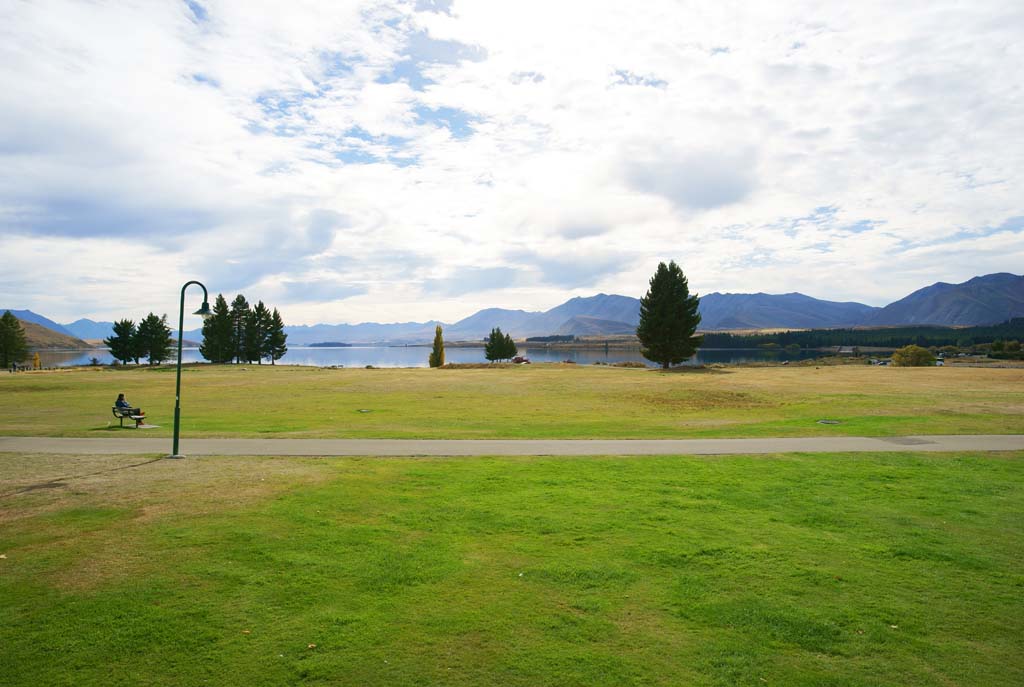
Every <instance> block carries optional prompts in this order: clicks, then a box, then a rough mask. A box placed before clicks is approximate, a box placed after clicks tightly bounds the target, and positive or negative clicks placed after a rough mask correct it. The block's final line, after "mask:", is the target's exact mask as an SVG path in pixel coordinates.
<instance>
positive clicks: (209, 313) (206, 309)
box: [192, 301, 213, 320]
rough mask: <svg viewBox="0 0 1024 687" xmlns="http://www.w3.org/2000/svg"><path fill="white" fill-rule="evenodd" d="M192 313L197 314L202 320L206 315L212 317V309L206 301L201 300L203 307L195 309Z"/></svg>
mask: <svg viewBox="0 0 1024 687" xmlns="http://www.w3.org/2000/svg"><path fill="white" fill-rule="evenodd" d="M192 314H193V315H199V316H200V317H201V318H203V319H204V320H205V319H206V318H208V317H213V311H211V310H210V304H209V303H207V302H206V301H203V307H201V308H199V310H196V311H195V312H194V313H192Z"/></svg>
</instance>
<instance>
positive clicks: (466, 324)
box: [430, 308, 544, 341]
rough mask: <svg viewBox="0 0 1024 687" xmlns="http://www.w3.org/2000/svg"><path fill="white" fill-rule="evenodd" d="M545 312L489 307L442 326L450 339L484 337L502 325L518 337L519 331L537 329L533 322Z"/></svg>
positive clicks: (502, 329)
mask: <svg viewBox="0 0 1024 687" xmlns="http://www.w3.org/2000/svg"><path fill="white" fill-rule="evenodd" d="M543 314H544V313H539V312H527V311H526V310H506V309H504V308H487V309H485V310H480V311H479V312H476V313H474V314H472V315H470V316H469V317H467V318H464V319H461V320H459V321H458V322H456V323H455V324H452V325H444V324H441V326H442V327H444V333H445V338H446V339H448V340H449V341H452V340H460V341H472V340H473V339H483V338H484V337H485V336H487V335H488V334H490V332H491V330H492V329H494V328H495V327H500V328H501V331H503V332H505V333H506V334H512V335H513V336H516V337H518V336H520V334H519V332H526V331H529V332H533V331H535V330H536V326H535V325H534V324H533V323H534V321H536V319H537V318H538V317H539V316H541V315H543ZM524 336H530V334H524ZM430 338H431V339H432V338H433V331H431V333H430Z"/></svg>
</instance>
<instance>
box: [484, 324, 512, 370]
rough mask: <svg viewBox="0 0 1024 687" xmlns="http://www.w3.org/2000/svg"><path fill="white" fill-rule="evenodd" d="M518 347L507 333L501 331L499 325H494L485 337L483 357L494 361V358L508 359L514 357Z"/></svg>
mask: <svg viewBox="0 0 1024 687" xmlns="http://www.w3.org/2000/svg"><path fill="white" fill-rule="evenodd" d="M517 352H518V349H517V348H516V344H515V342H514V341H512V337H511V336H510V335H508V334H502V333H501V327H495V328H494V329H492V330H491V333H490V335H489V336H488V337H487V343H485V344H484V357H485V358H487V359H488V360H490V361H491V362H494V361H495V360H509V359H511V358H514V357H515V355H516V353H517Z"/></svg>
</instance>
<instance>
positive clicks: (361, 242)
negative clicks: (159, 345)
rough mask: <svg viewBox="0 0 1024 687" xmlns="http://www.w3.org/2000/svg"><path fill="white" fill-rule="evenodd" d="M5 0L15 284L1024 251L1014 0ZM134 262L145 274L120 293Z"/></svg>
mask: <svg viewBox="0 0 1024 687" xmlns="http://www.w3.org/2000/svg"><path fill="white" fill-rule="evenodd" d="M844 5H848V4H847V3H825V4H824V6H823V4H822V3H803V2H786V3H740V2H736V3H729V2H725V3H723V2H690V3H680V2H677V1H675V0H671V1H668V0H666V1H665V2H661V1H659V0H651V1H649V2H644V3H642V4H639V5H636V4H634V5H623V4H622V3H604V2H593V1H590V2H568V1H567V2H559V3H550V2H534V1H531V0H523V1H521V2H515V3H492V2H459V1H458V0H453V1H452V2H443V1H440V0H410V1H408V2H296V3H275V4H270V5H267V6H265V7H262V8H260V9H259V10H256V9H254V7H253V5H252V4H251V3H246V2H229V1H227V0H223V1H216V2H215V1H213V0H188V1H187V2H179V3H175V2H171V1H169V2H164V3H141V4H139V5H132V6H129V5H128V4H126V3H122V2H103V1H99V2H92V3H84V2H61V1H60V0H53V1H51V2H46V3H5V4H4V5H3V6H2V7H0V63H2V64H4V69H3V70H0V156H2V158H3V160H2V164H0V239H2V243H3V246H4V249H5V254H6V256H8V257H7V258H5V269H4V273H3V276H2V277H0V304H3V305H8V306H10V307H17V308H31V309H33V310H36V311H38V312H40V313H43V314H45V315H47V316H49V317H52V318H54V319H57V320H59V321H67V320H70V319H75V318H77V317H80V316H88V317H92V318H94V319H112V318H114V317H122V316H134V317H138V316H140V315H144V314H145V313H146V312H148V311H149V310H155V311H157V312H164V311H166V312H172V311H174V310H175V309H176V308H177V292H178V288H180V284H182V283H183V282H185V281H187V280H189V279H200V280H201V281H203V282H204V283H206V285H207V286H208V287H209V288H210V289H211V291H213V292H215V293H216V292H224V293H225V294H228V295H231V294H234V293H237V292H239V291H242V292H244V293H245V294H246V295H247V296H248V297H249V298H250V300H257V299H262V300H264V301H266V302H268V303H272V304H274V305H277V306H278V307H280V308H281V310H282V312H283V313H284V314H285V316H286V319H287V320H288V322H289V323H294V324H300V323H314V322H359V321H409V320H428V319H440V320H447V321H453V320H456V319H459V318H461V317H464V316H466V315H468V314H471V313H472V312H474V311H475V310H477V309H480V308H483V307H491V306H499V307H516V308H525V309H546V308H550V307H552V306H554V305H557V304H559V303H561V302H563V301H564V300H566V299H568V298H570V297H573V296H578V295H583V296H586V295H592V294H594V293H597V292H600V291H603V292H606V293H621V294H626V295H632V296H639V295H642V293H643V291H644V290H645V288H646V284H647V280H648V278H649V277H650V275H651V273H652V272H653V270H654V267H655V266H656V264H657V262H658V261H660V260H667V259H675V260H676V261H677V262H679V263H680V264H681V265H682V266H683V268H684V270H685V271H686V273H687V275H688V276H689V277H690V282H691V285H692V287H693V288H695V289H696V290H697V291H698V292H699V293H710V292H712V291H731V292H747V291H766V292H774V293H778V292H789V291H801V292H804V293H807V294H809V295H813V296H816V297H821V298H830V299H835V300H861V301H863V302H867V303H871V304H884V303H886V302H889V301H891V300H894V299H896V298H899V297H901V296H903V295H905V294H906V293H908V292H910V291H912V290H914V289H917V288H919V287H921V286H924V285H926V284H930V283H933V282H935V281H940V280H941V281H954V282H956V281H963V280H965V279H968V278H970V277H972V276H975V275H977V274H985V273H989V272H996V271H1011V272H1015V273H1020V272H1021V267H1020V265H1022V264H1024V219H1022V217H1024V208H1022V207H1021V202H1022V201H1021V199H1022V198H1024V193H1022V191H1024V183H1022V174H1024V143H1022V140H1021V136H1020V128H1021V127H1020V122H1022V121H1024V77H1022V75H1021V70H1020V68H1019V65H1020V64H1024V47H1022V46H1024V41H1022V40H1021V38H1022V36H1024V5H1021V3H1010V2H986V1H984V0H979V1H976V2H971V3H961V2H944V1H941V0H938V1H936V0H932V1H928V2H904V3H890V2H861V3H856V5H851V6H844ZM126 292H128V293H133V294H140V298H138V299H136V301H137V302H131V301H126V300H125V299H124V297H123V294H124V293H126Z"/></svg>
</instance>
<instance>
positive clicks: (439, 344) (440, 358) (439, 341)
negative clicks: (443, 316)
mask: <svg viewBox="0 0 1024 687" xmlns="http://www.w3.org/2000/svg"><path fill="white" fill-rule="evenodd" d="M427 362H428V363H429V364H430V366H431V367H441V366H443V365H444V337H443V336H442V334H441V325H437V328H436V329H435V330H434V349H433V350H432V351H431V352H430V358H429V359H428V361H427Z"/></svg>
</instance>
